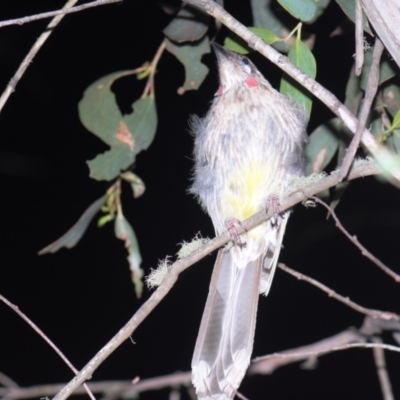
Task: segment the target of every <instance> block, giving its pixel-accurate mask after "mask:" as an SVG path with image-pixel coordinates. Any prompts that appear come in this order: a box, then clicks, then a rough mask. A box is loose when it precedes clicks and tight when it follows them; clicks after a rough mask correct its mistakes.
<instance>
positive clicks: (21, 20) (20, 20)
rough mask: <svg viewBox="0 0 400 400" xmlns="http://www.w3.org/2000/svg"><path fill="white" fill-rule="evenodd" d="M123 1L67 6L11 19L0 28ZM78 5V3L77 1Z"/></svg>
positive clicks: (0, 23) (99, 0) (105, 0)
mask: <svg viewBox="0 0 400 400" xmlns="http://www.w3.org/2000/svg"><path fill="white" fill-rule="evenodd" d="M121 2H122V0H97V1H93V2H92V3H87V4H82V5H81V6H76V7H73V8H68V9H67V8H65V6H64V7H63V8H62V9H61V10H56V11H49V12H45V13H41V14H35V15H30V16H29V17H22V18H16V19H9V20H7V21H1V22H0V28H3V27H5V26H10V25H23V24H26V23H27V22H33V21H37V20H39V19H46V18H51V17H55V16H58V15H62V16H64V15H66V14H72V13H76V12H78V11H83V10H86V9H88V8H92V7H98V6H102V5H104V4H112V3H121ZM75 3H76V1H75Z"/></svg>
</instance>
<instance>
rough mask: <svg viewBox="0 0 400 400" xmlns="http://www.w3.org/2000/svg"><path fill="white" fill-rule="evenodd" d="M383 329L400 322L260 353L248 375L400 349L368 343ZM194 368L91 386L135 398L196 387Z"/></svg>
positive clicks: (1, 392)
mask: <svg viewBox="0 0 400 400" xmlns="http://www.w3.org/2000/svg"><path fill="white" fill-rule="evenodd" d="M383 330H395V331H400V323H399V322H396V321H387V320H382V319H377V318H372V317H366V318H365V319H364V322H363V325H362V326H361V328H360V329H358V330H357V329H355V328H349V329H347V330H345V331H343V332H340V333H338V334H336V335H334V336H331V337H329V338H326V339H323V340H321V341H318V342H315V343H313V344H310V345H307V346H301V347H298V348H295V349H289V350H285V351H282V352H279V353H275V354H270V355H268V356H264V357H258V358H256V359H254V360H253V361H252V364H251V365H250V368H249V369H248V371H247V374H248V375H254V374H257V373H260V374H270V373H272V372H273V371H274V370H276V369H277V368H279V367H282V366H284V365H287V364H291V363H294V362H299V361H303V360H306V361H307V364H313V363H315V361H316V360H317V358H318V357H320V356H322V355H324V354H328V353H331V352H333V351H338V350H345V349H349V348H353V347H363V348H374V349H388V350H392V351H400V348H399V347H396V346H390V345H386V344H381V343H366V341H367V338H368V337H371V336H373V337H376V336H374V335H379V334H380V333H382V331H383ZM190 383H191V372H190V371H188V372H181V373H175V374H171V375H164V376H159V377H156V378H150V379H145V380H142V381H140V380H139V379H138V378H135V379H134V380H133V381H104V382H91V383H89V384H88V386H89V388H90V389H91V390H92V392H94V393H104V394H105V395H106V396H107V394H108V393H109V394H114V393H118V394H119V395H120V397H122V396H123V397H124V398H132V397H134V396H135V395H137V394H138V393H141V392H144V391H147V390H158V389H163V388H166V387H177V386H181V385H185V386H187V385H189V386H188V389H189V390H190V389H191V388H192V387H191V386H190ZM64 386H65V384H55V385H38V386H31V387H26V388H23V387H15V388H13V387H9V388H0V396H2V397H4V398H7V399H9V400H12V399H27V398H32V397H36V398H38V397H43V396H52V395H54V394H55V393H58V392H59V391H60V390H61V389H62V388H63V387H64ZM83 393H84V390H83V388H82V387H77V388H76V390H75V391H74V394H75V395H80V394H83Z"/></svg>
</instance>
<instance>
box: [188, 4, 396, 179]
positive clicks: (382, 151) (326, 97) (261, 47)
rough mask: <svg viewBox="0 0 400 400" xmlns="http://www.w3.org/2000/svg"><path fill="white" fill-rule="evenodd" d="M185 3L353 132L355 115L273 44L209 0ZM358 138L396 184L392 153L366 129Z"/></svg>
mask: <svg viewBox="0 0 400 400" xmlns="http://www.w3.org/2000/svg"><path fill="white" fill-rule="evenodd" d="M186 3H189V4H191V5H193V6H196V7H199V8H201V9H202V10H204V11H206V12H207V13H208V14H210V15H212V16H213V17H214V18H216V19H218V20H219V21H220V22H222V23H223V24H224V25H225V26H226V27H228V28H229V29H230V30H231V31H232V32H234V33H235V34H236V35H238V36H239V37H241V38H242V39H244V40H245V41H246V42H247V43H248V44H249V46H250V47H251V48H253V49H254V50H257V51H258V52H259V53H261V54H262V55H263V56H264V57H266V58H268V59H269V60H270V61H271V62H273V63H274V64H276V65H277V66H278V67H279V68H281V69H282V70H283V71H284V72H286V73H287V74H288V75H289V76H291V77H292V78H293V79H295V80H296V81H297V82H299V83H300V84H301V85H302V86H304V87H305V88H306V89H307V90H309V91H310V92H311V93H312V94H313V95H314V96H315V97H317V98H318V99H319V100H321V101H322V102H323V103H324V104H325V105H326V106H327V107H328V108H329V109H330V110H331V111H332V112H333V113H334V114H335V115H337V116H338V117H339V118H340V119H341V120H342V121H343V122H344V124H345V125H346V126H347V127H348V128H349V129H350V131H351V132H353V133H355V132H356V129H357V125H358V120H357V118H356V117H355V116H354V115H353V114H352V113H351V112H350V111H349V109H348V108H346V107H345V106H344V105H343V104H342V103H341V102H340V101H339V100H338V99H337V98H336V96H334V95H333V94H332V93H331V92H329V91H328V90H327V89H325V88H324V87H323V86H322V85H320V84H319V83H318V82H316V81H315V80H314V79H311V78H310V77H309V76H308V75H306V74H305V73H304V72H302V71H300V70H299V69H298V68H296V67H295V66H294V65H293V64H292V63H291V62H290V61H289V59H288V58H287V57H285V56H283V55H282V54H280V53H279V52H278V51H276V50H275V49H274V48H273V47H271V46H269V45H267V44H266V43H265V42H264V41H263V40H262V39H261V38H260V37H258V36H256V35H255V34H254V33H252V32H251V31H250V30H248V29H247V28H246V27H245V26H244V25H243V24H241V23H240V22H239V21H237V20H236V19H235V18H233V17H232V16H231V15H230V14H228V13H227V12H226V11H225V10H224V9H223V8H222V7H221V6H220V5H218V4H217V3H216V2H214V1H213V0H186ZM361 141H362V143H363V145H364V146H365V147H366V148H367V149H368V151H369V152H370V153H371V154H372V155H373V156H374V157H375V158H376V159H377V160H378V162H381V161H387V160H391V162H392V163H391V165H393V168H392V169H391V171H390V172H391V174H392V175H393V176H394V177H395V178H396V181H395V182H393V183H395V184H396V185H397V186H400V167H399V166H398V163H397V162H396V158H395V156H394V155H393V154H392V153H391V152H390V151H389V150H388V149H387V148H385V147H384V146H382V144H380V143H379V142H378V141H377V140H376V139H375V138H374V136H373V135H372V134H371V132H370V131H369V130H367V129H364V130H363V133H362V137H361Z"/></svg>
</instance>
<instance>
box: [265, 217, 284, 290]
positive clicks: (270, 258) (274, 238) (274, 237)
mask: <svg viewBox="0 0 400 400" xmlns="http://www.w3.org/2000/svg"><path fill="white" fill-rule="evenodd" d="M290 213H291V212H290V211H288V212H286V213H285V214H283V216H282V217H281V218H280V221H279V223H278V226H277V227H274V228H272V227H271V229H270V230H269V232H268V236H269V245H268V248H267V252H266V253H265V257H264V261H263V266H262V270H261V281H260V293H262V294H263V295H264V296H267V295H268V292H269V290H270V288H271V284H272V280H273V278H274V274H275V270H276V264H277V263H278V258H279V253H280V252H281V248H282V240H283V235H284V234H285V230H286V225H287V222H288V219H289V216H290Z"/></svg>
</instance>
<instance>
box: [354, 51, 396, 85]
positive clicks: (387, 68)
mask: <svg viewBox="0 0 400 400" xmlns="http://www.w3.org/2000/svg"><path fill="white" fill-rule="evenodd" d="M372 55H373V49H369V50H368V51H366V52H364V64H363V68H362V72H361V82H360V87H361V89H362V90H364V91H365V90H366V89H367V84H368V77H369V75H370V71H371V65H372ZM394 76H396V72H395V70H394V69H393V67H392V65H391V62H390V61H389V60H388V59H382V61H381V64H380V66H379V85H381V84H382V83H383V82H386V81H388V80H389V79H391V78H393V77H394Z"/></svg>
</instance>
